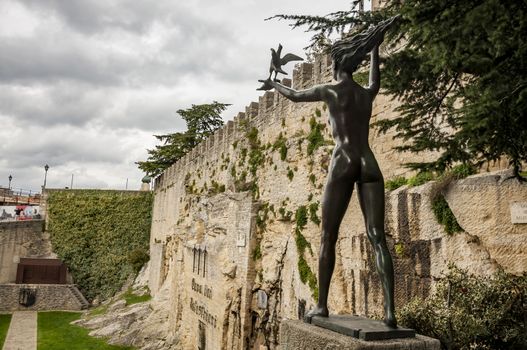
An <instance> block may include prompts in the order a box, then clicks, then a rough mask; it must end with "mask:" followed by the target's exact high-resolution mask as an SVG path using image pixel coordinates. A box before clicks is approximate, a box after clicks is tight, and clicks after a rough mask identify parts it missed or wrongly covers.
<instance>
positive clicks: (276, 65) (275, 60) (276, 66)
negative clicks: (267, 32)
mask: <svg viewBox="0 0 527 350" xmlns="http://www.w3.org/2000/svg"><path fill="white" fill-rule="evenodd" d="M281 54H282V44H278V50H276V51H275V49H271V65H270V66H269V78H267V79H271V75H273V72H274V80H275V81H277V82H279V80H277V79H276V76H277V75H278V73H282V74H285V75H287V73H286V72H284V71H283V70H282V66H283V65H284V64H287V63H289V62H291V61H303V60H304V59H303V58H302V57H299V56H297V55H294V54H292V53H288V54H286V55H285V56H284V57H280V55H281Z"/></svg>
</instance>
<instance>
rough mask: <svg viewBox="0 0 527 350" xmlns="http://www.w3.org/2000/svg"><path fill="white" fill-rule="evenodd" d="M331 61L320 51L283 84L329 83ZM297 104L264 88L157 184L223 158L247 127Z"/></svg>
mask: <svg viewBox="0 0 527 350" xmlns="http://www.w3.org/2000/svg"><path fill="white" fill-rule="evenodd" d="M331 64H332V62H331V58H330V57H329V55H318V56H316V57H315V60H314V61H313V62H302V63H300V64H297V65H296V66H295V67H294V69H293V73H292V75H290V76H291V77H292V80H291V79H289V78H284V79H283V80H282V84H283V85H285V86H289V87H291V86H292V87H293V88H294V89H297V90H302V89H307V88H309V87H312V86H314V85H317V84H322V83H328V82H330V81H331V79H332V72H331V69H332V67H331ZM256 85H257V84H255V86H256ZM294 108H297V107H295V106H294V104H293V103H292V102H290V101H289V100H287V99H286V98H284V97H283V96H281V95H280V94H278V93H275V92H273V91H266V92H264V93H263V94H262V95H261V96H260V97H259V98H258V102H251V103H250V104H249V105H248V106H246V107H245V110H244V111H243V112H239V113H238V114H237V115H236V116H234V118H233V119H232V120H229V121H227V122H226V123H225V124H224V125H223V127H221V128H220V129H218V130H216V131H215V132H214V134H213V135H211V136H209V137H208V138H207V139H205V140H203V141H202V142H201V143H200V144H199V145H197V146H196V147H194V148H193V149H192V150H191V151H190V152H188V153H187V154H186V155H185V156H183V157H182V158H181V159H179V160H178V161H177V162H176V163H175V164H174V165H172V166H171V167H170V168H168V169H167V170H166V171H165V172H164V173H163V174H162V175H160V176H159V177H158V178H156V180H155V184H156V187H159V186H161V187H164V186H167V185H168V183H166V182H167V179H174V178H175V177H177V176H178V174H181V173H186V172H188V171H190V170H191V169H193V168H194V166H195V165H201V164H203V163H204V162H206V161H208V162H212V161H215V160H217V159H219V157H221V154H222V153H227V152H228V150H229V147H230V146H231V145H232V144H233V143H235V142H236V141H237V140H240V138H242V137H244V133H245V131H246V127H248V126H249V127H256V128H258V129H259V130H261V129H262V128H265V126H266V125H269V126H271V125H274V124H276V123H277V122H278V121H279V119H280V118H281V117H280V116H282V115H288V114H291V113H290V112H291V110H292V109H294ZM179 176H185V175H184V174H183V175H179Z"/></svg>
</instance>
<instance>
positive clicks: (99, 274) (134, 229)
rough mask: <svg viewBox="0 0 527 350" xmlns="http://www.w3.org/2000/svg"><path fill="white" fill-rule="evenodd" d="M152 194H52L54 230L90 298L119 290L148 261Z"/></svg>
mask: <svg viewBox="0 0 527 350" xmlns="http://www.w3.org/2000/svg"><path fill="white" fill-rule="evenodd" d="M152 199H153V196H152V194H151V193H150V192H123V191H105V190H64V191H50V192H49V197H48V232H49V233H50V236H51V242H52V244H53V249H54V251H55V252H56V253H57V254H58V255H59V257H60V258H61V259H62V260H63V261H64V262H65V263H66V265H67V266H68V268H69V271H70V272H71V273H72V275H73V278H74V282H75V283H76V284H78V285H79V288H80V290H81V291H82V293H83V294H84V295H85V296H86V298H87V299H88V300H92V299H93V298H95V297H96V296H101V297H102V298H107V297H110V296H112V295H113V294H114V293H115V292H117V291H118V290H119V289H120V288H121V287H122V285H123V283H124V282H125V281H126V279H127V278H128V277H129V276H130V274H132V273H135V272H137V271H138V269H139V268H140V266H139V265H140V264H141V263H144V262H146V261H147V260H148V256H147V254H148V251H149V239H150V225H151V215H152V214H151V212H152Z"/></svg>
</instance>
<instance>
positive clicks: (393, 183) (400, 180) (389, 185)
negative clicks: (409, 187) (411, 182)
mask: <svg viewBox="0 0 527 350" xmlns="http://www.w3.org/2000/svg"><path fill="white" fill-rule="evenodd" d="M407 183H408V180H406V178H405V177H404V176H397V177H395V178H393V179H391V180H388V181H386V182H385V183H384V188H386V189H387V190H388V191H393V190H396V189H398V188H399V187H401V186H404V185H406V184H407Z"/></svg>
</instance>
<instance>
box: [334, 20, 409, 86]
mask: <svg viewBox="0 0 527 350" xmlns="http://www.w3.org/2000/svg"><path fill="white" fill-rule="evenodd" d="M398 17H399V16H395V17H391V18H388V19H387V20H385V21H382V22H380V23H378V24H377V25H375V26H373V27H371V28H368V29H367V30H365V31H362V32H360V33H357V34H355V35H350V36H348V37H347V38H344V39H341V40H338V41H336V42H335V43H334V44H333V45H332V46H331V58H332V59H333V72H334V75H335V76H336V77H337V76H338V75H339V74H340V73H342V72H345V73H347V74H349V75H351V74H353V72H355V71H356V70H357V68H358V67H359V65H360V64H361V62H362V60H363V59H364V58H365V57H366V55H367V54H368V53H369V52H370V51H371V50H373V49H374V48H375V46H377V45H380V43H381V42H382V41H383V39H384V33H385V32H386V31H387V30H388V28H389V27H390V26H391V25H392V23H393V22H394V21H395V20H396V19H397V18H398Z"/></svg>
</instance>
